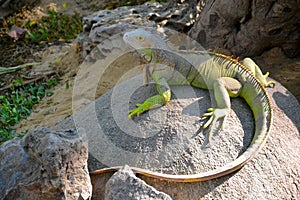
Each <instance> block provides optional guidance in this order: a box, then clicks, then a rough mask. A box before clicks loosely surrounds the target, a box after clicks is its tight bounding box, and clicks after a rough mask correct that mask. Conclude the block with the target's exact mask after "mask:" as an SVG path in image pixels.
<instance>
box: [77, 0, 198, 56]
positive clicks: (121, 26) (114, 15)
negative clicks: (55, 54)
mask: <svg viewBox="0 0 300 200" xmlns="http://www.w3.org/2000/svg"><path fill="white" fill-rule="evenodd" d="M196 5H197V1H193V2H189V3H185V2H183V3H177V2H176V3H175V2H173V3H172V2H170V3H158V2H146V3H144V4H142V5H138V6H123V7H119V8H117V9H114V10H100V11H98V12H95V13H93V14H90V15H88V16H86V17H84V18H83V29H84V33H83V34H82V35H80V36H79V40H80V41H81V43H82V46H83V54H84V56H86V55H87V54H88V53H89V52H90V51H91V50H92V49H93V48H94V47H95V46H96V45H97V44H99V43H101V42H103V41H105V40H106V39H108V38H109V37H111V36H113V35H116V34H118V33H121V32H124V31H128V30H130V29H132V28H136V26H144V27H168V28H172V29H175V30H178V31H180V32H182V31H185V32H186V31H187V30H188V29H190V27H191V26H192V25H193V23H194V22H195V18H196V16H197V13H198V11H199V10H197V8H198V7H197V6H196Z"/></svg>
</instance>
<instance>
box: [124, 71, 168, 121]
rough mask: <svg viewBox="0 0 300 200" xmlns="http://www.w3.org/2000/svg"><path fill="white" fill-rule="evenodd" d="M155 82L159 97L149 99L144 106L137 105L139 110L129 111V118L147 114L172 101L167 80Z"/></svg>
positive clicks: (161, 79) (162, 79)
mask: <svg viewBox="0 0 300 200" xmlns="http://www.w3.org/2000/svg"><path fill="white" fill-rule="evenodd" d="M152 77H153V76H152ZM154 77H155V76H154ZM154 81H155V82H156V89H157V91H158V95H155V96H152V97H150V98H148V99H147V100H146V101H144V103H142V104H136V106H137V108H135V109H133V110H130V111H129V114H128V118H131V117H133V116H134V115H137V116H139V115H140V114H142V113H143V112H146V111H148V110H151V109H154V108H159V107H161V106H163V105H165V104H166V103H168V102H169V101H170V99H171V89H170V86H169V84H168V83H167V81H166V79H164V78H160V79H154Z"/></svg>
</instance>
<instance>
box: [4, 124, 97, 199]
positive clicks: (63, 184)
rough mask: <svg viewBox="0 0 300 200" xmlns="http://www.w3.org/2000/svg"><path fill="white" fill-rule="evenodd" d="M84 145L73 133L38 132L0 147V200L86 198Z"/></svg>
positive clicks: (88, 187) (88, 188)
mask: <svg viewBox="0 0 300 200" xmlns="http://www.w3.org/2000/svg"><path fill="white" fill-rule="evenodd" d="M87 156H88V154H87V143H86V142H85V141H83V139H82V138H81V137H79V135H78V134H77V133H76V131H60V132H55V131H52V130H50V129H45V128H42V129H38V130H36V131H35V132H33V133H29V134H27V135H26V136H25V137H24V138H23V139H17V138H15V139H13V140H10V141H8V142H6V143H4V144H2V145H1V147H0V162H1V165H0V194H1V197H0V199H7V200H9V199H11V200H15V199H24V200H27V199H28V200H29V199H30V200H33V199H49V200H50V199H51V200H52V199H90V198H91V193H92V186H91V182H90V177H89V174H88V171H87Z"/></svg>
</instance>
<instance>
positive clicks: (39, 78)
mask: <svg viewBox="0 0 300 200" xmlns="http://www.w3.org/2000/svg"><path fill="white" fill-rule="evenodd" d="M56 73H57V72H55V71H51V72H47V73H45V74H43V75H42V76H39V77H36V78H33V79H31V80H28V81H24V82H23V84H22V85H20V86H24V85H27V84H30V83H33V82H36V81H38V80H41V79H43V78H46V77H48V76H51V75H53V74H56ZM13 86H14V87H20V86H19V85H17V83H11V84H9V85H7V86H5V87H2V88H0V92H1V91H4V90H7V89H9V88H11V87H13Z"/></svg>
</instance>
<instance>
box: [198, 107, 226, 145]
mask: <svg viewBox="0 0 300 200" xmlns="http://www.w3.org/2000/svg"><path fill="white" fill-rule="evenodd" d="M207 111H208V112H206V113H204V114H203V115H202V118H206V117H210V118H209V119H208V121H207V122H206V123H205V124H204V125H203V128H207V127H209V133H208V135H207V142H209V140H210V138H211V134H212V131H213V127H214V125H215V123H216V122H217V120H218V119H220V118H224V117H225V116H226V115H227V114H228V109H227V108H208V109H207ZM223 124H224V121H223V122H222V125H221V128H222V127H223Z"/></svg>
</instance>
